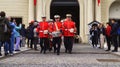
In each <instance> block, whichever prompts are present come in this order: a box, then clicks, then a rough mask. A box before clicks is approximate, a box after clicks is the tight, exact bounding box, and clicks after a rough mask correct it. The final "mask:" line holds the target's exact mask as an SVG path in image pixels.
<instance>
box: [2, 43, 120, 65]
mask: <svg viewBox="0 0 120 67" xmlns="http://www.w3.org/2000/svg"><path fill="white" fill-rule="evenodd" d="M98 60H99V61H98ZM100 60H101V61H100ZM0 67H120V57H119V56H116V55H113V54H111V53H109V52H105V51H104V50H103V49H94V48H92V47H90V46H89V45H79V44H75V45H74V48H73V54H66V53H64V47H63V46H62V48H61V54H60V55H59V56H57V55H56V54H54V53H53V52H47V54H40V52H39V51H34V50H29V51H25V52H23V53H20V54H17V55H14V56H12V57H8V58H5V59H0Z"/></svg>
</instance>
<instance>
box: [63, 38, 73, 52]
mask: <svg viewBox="0 0 120 67" xmlns="http://www.w3.org/2000/svg"><path fill="white" fill-rule="evenodd" d="M73 39H74V37H64V46H65V50H67V51H69V52H71V51H72V48H73Z"/></svg>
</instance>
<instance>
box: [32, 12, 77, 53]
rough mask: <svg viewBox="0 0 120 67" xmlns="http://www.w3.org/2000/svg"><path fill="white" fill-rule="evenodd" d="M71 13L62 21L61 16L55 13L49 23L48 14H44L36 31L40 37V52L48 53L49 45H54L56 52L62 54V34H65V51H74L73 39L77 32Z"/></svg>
mask: <svg viewBox="0 0 120 67" xmlns="http://www.w3.org/2000/svg"><path fill="white" fill-rule="evenodd" d="M71 17H72V15H71V14H66V19H65V20H64V22H63V23H62V22H61V21H60V16H59V15H55V16H54V19H55V21H53V20H50V22H49V23H48V22H47V21H46V16H42V21H41V22H39V23H38V25H37V27H36V28H35V30H34V31H36V32H37V35H38V37H39V38H40V47H41V50H40V53H44V54H45V53H46V50H47V49H48V47H49V48H50V49H52V47H54V53H57V55H59V54H60V47H61V43H62V36H64V39H63V41H64V46H65V52H66V53H67V52H68V53H70V54H71V53H72V48H73V39H74V35H75V33H76V26H75V22H73V21H72V19H71Z"/></svg>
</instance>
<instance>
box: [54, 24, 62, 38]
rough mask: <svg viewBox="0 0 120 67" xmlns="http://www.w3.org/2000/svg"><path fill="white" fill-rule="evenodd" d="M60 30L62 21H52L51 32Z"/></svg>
mask: <svg viewBox="0 0 120 67" xmlns="http://www.w3.org/2000/svg"><path fill="white" fill-rule="evenodd" d="M58 30H59V31H61V30H62V22H54V23H53V30H52V32H55V31H58ZM61 36H62V34H61Z"/></svg>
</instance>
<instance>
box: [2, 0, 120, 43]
mask: <svg viewBox="0 0 120 67" xmlns="http://www.w3.org/2000/svg"><path fill="white" fill-rule="evenodd" d="M36 3H37V4H36V10H34V8H35V6H34V0H0V11H5V12H6V13H7V16H11V17H12V18H18V19H19V20H21V22H22V23H24V24H26V26H27V25H28V23H29V22H30V21H31V20H34V18H36V20H37V21H41V16H42V15H46V17H47V19H50V18H53V15H54V14H57V12H56V11H55V10H57V11H58V12H59V9H61V11H60V12H62V13H63V14H65V13H64V12H67V10H66V9H67V8H68V7H69V9H68V10H69V11H68V13H72V14H73V18H74V17H75V16H77V17H75V18H74V20H75V21H76V22H77V23H76V25H77V29H78V30H79V33H78V35H79V36H80V37H81V39H82V43H87V42H88V34H89V29H88V24H89V23H90V22H92V21H93V20H94V19H95V20H97V21H99V22H102V23H106V22H108V21H109V19H112V18H115V19H120V13H119V12H120V0H101V3H100V5H99V6H98V1H97V0H69V1H68V0H37V2H36ZM72 5H74V6H72ZM54 6H55V7H54ZM57 8H58V9H57ZM70 8H72V9H73V10H72V9H70ZM54 9H55V10H54ZM64 9H65V10H66V11H64V12H63V10H64ZM52 11H53V12H52ZM55 12H56V13H55ZM34 14H36V15H34ZM58 14H59V13H58ZM61 15H62V14H61ZM62 18H65V15H63V16H62Z"/></svg>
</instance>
